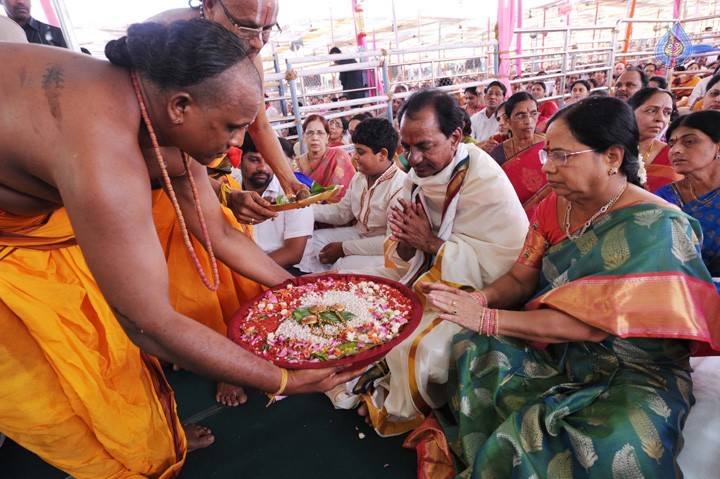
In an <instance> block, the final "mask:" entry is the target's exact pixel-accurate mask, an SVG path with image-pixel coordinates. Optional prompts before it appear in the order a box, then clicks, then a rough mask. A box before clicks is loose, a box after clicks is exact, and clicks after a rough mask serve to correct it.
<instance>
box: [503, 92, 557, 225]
mask: <svg viewBox="0 0 720 479" xmlns="http://www.w3.org/2000/svg"><path fill="white" fill-rule="evenodd" d="M537 105H538V103H537V100H536V99H535V98H533V96H532V95H531V94H529V93H527V92H520V93H515V94H514V95H513V96H511V97H510V98H509V99H508V100H507V101H506V102H505V116H506V118H507V121H508V123H509V125H510V132H511V136H510V138H509V139H507V140H505V141H503V142H502V143H500V144H499V145H497V146H495V148H493V149H492V151H490V156H492V157H493V159H494V160H495V161H497V162H498V164H499V165H500V166H501V167H502V169H503V170H505V173H506V174H507V175H508V178H509V179H510V182H511V183H512V185H513V188H515V192H516V193H517V195H518V198H520V203H522V205H523V208H525V211H526V213H527V214H528V217H531V216H532V212H533V211H534V208H535V206H536V205H537V204H538V203H539V202H540V200H542V199H543V198H544V197H545V196H546V195H547V193H548V192H549V191H550V190H549V189H548V188H547V180H546V179H545V175H544V174H543V172H542V171H541V169H542V165H541V164H540V162H539V161H538V152H539V151H540V150H542V148H543V145H544V144H545V138H544V137H543V136H542V135H538V134H537V133H535V127H536V125H537V121H538V116H539V113H538V106H537Z"/></svg>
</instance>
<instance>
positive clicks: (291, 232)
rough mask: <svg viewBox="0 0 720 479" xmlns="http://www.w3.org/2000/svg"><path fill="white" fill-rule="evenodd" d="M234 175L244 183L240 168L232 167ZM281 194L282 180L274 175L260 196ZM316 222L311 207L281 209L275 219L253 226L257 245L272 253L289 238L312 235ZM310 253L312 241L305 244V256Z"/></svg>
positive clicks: (275, 196) (273, 196)
mask: <svg viewBox="0 0 720 479" xmlns="http://www.w3.org/2000/svg"><path fill="white" fill-rule="evenodd" d="M232 177H233V178H235V179H236V180H237V181H238V182H239V183H240V184H242V174H241V173H240V170H239V169H236V168H233V169H232ZM280 194H284V193H283V189H282V188H281V187H280V181H279V180H278V179H277V176H273V179H272V181H271V182H270V184H269V185H268V186H267V188H265V191H263V193H262V194H261V195H260V196H262V197H263V198H265V197H268V196H269V197H272V198H277V196H278V195H280ZM314 223H315V220H314V218H313V212H312V209H311V208H298V209H294V210H287V211H279V212H278V215H277V217H276V218H275V219H272V220H265V221H263V222H262V223H260V224H257V225H253V227H252V228H253V235H254V236H255V242H256V243H257V245H258V246H260V248H261V249H262V250H263V251H264V252H266V253H271V252H273V251H277V250H279V249H280V248H282V247H283V246H285V240H287V239H290V238H297V237H300V236H310V237H312V234H313V227H314ZM309 253H310V254H311V253H312V241H308V242H307V244H306V245H305V252H304V253H303V256H304V255H307V254H309Z"/></svg>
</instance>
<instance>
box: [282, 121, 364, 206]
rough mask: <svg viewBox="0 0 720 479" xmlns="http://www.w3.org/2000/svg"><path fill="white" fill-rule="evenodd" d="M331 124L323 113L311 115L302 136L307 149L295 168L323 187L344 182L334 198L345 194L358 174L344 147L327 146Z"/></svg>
mask: <svg viewBox="0 0 720 479" xmlns="http://www.w3.org/2000/svg"><path fill="white" fill-rule="evenodd" d="M329 136H330V125H329V124H328V122H327V120H326V119H325V118H323V117H322V116H320V115H310V116H309V117H307V118H306V119H305V122H304V123H303V137H304V141H305V145H306V146H307V152H306V153H305V154H303V155H302V156H300V157H298V159H297V162H296V171H299V172H300V173H303V174H305V175H307V176H309V177H310V178H312V179H313V180H314V181H316V182H318V183H320V184H321V185H323V186H330V185H342V186H343V189H342V191H340V193H339V194H338V195H337V196H336V197H335V198H336V199H338V200H339V199H340V198H342V197H343V196H344V195H345V191H346V190H347V187H348V185H350V180H351V179H352V177H353V175H355V167H354V166H353V164H352V158H351V157H350V154H349V153H348V152H347V151H345V150H343V149H342V148H328V138H329Z"/></svg>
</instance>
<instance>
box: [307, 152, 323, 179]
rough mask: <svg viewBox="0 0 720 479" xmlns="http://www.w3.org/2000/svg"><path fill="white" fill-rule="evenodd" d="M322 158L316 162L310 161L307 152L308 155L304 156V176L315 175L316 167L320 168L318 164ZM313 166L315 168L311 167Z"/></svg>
mask: <svg viewBox="0 0 720 479" xmlns="http://www.w3.org/2000/svg"><path fill="white" fill-rule="evenodd" d="M322 158H323V157H322V156H321V157H320V158H318V159H317V160H311V159H310V153H309V152H308V153H307V154H306V155H305V162H306V163H307V170H305V172H304V173H305V174H306V175H308V176H310V175H312V174H313V173H315V170H316V169H317V167H318V166H320V163H321V162H322ZM313 164H315V166H313Z"/></svg>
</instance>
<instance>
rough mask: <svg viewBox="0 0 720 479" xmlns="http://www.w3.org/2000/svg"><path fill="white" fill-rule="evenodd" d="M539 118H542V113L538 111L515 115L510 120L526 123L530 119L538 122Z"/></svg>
mask: <svg viewBox="0 0 720 479" xmlns="http://www.w3.org/2000/svg"><path fill="white" fill-rule="evenodd" d="M538 116H540V113H538V112H537V111H531V112H530V113H525V112H522V113H515V114H513V115H512V116H511V117H510V118H511V119H513V120H518V121H524V120H527V119H528V118H532V119H533V120H536V119H537V117H538Z"/></svg>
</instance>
